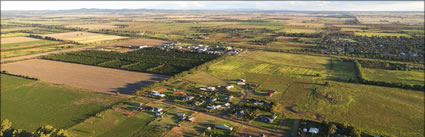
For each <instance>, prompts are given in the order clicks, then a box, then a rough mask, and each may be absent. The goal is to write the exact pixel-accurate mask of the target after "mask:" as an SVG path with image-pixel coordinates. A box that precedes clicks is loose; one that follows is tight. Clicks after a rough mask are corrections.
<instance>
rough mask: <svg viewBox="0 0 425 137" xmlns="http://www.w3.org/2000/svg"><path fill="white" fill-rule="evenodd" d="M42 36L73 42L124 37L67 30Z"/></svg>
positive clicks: (92, 41) (99, 40)
mask: <svg viewBox="0 0 425 137" xmlns="http://www.w3.org/2000/svg"><path fill="white" fill-rule="evenodd" d="M43 36H47V37H52V38H56V39H60V40H69V41H75V42H78V43H83V44H87V43H96V42H101V41H107V40H116V39H123V38H125V37H120V36H113V35H102V34H96V33H87V32H67V33H57V34H49V35H43Z"/></svg>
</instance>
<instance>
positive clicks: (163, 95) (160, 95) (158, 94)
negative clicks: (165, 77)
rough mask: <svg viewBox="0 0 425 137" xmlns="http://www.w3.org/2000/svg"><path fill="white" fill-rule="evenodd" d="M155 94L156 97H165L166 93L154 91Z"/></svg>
mask: <svg viewBox="0 0 425 137" xmlns="http://www.w3.org/2000/svg"><path fill="white" fill-rule="evenodd" d="M152 95H153V96H156V97H160V98H161V97H165V94H160V93H153V94H152Z"/></svg>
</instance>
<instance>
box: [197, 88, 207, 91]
mask: <svg viewBox="0 0 425 137" xmlns="http://www.w3.org/2000/svg"><path fill="white" fill-rule="evenodd" d="M199 90H201V91H207V89H206V88H199Z"/></svg>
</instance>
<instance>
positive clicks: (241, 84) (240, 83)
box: [236, 82, 245, 86]
mask: <svg viewBox="0 0 425 137" xmlns="http://www.w3.org/2000/svg"><path fill="white" fill-rule="evenodd" d="M236 84H237V85H239V86H243V85H245V82H238V83H236Z"/></svg>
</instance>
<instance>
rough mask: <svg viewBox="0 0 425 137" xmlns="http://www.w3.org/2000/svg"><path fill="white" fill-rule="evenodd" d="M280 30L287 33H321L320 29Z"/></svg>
mask: <svg viewBox="0 0 425 137" xmlns="http://www.w3.org/2000/svg"><path fill="white" fill-rule="evenodd" d="M278 32H285V33H319V32H320V30H317V29H283V30H279V31H278Z"/></svg>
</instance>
